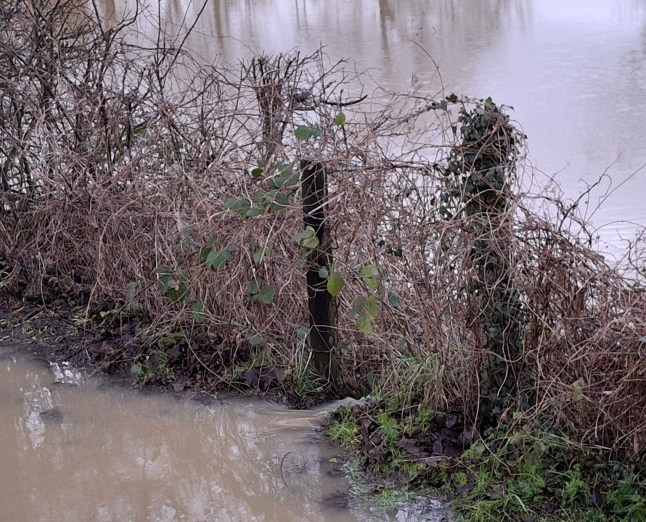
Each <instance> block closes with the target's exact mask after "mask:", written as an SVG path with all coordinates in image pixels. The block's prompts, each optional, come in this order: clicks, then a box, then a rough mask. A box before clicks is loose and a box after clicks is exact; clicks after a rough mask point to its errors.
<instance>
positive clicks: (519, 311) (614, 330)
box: [0, 0, 646, 460]
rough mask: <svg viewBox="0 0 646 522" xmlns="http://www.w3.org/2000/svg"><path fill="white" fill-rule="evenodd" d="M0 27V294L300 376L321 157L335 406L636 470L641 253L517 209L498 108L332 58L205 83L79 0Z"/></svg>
mask: <svg viewBox="0 0 646 522" xmlns="http://www.w3.org/2000/svg"><path fill="white" fill-rule="evenodd" d="M1 9H2V12H1V13H0V24H1V25H2V32H3V34H4V35H6V37H3V39H2V41H1V42H0V87H1V88H0V97H1V104H0V125H1V126H2V134H1V136H0V186H1V190H0V218H1V219H0V290H1V291H2V293H5V294H7V293H11V294H12V295H14V296H20V297H22V298H25V299H29V298H31V299H36V300H41V301H47V300H48V299H52V298H57V297H60V296H66V297H71V298H74V299H76V300H77V301H78V302H82V303H83V305H84V307H85V315H86V317H88V318H89V317H92V316H94V314H96V313H98V312H99V311H106V310H116V311H117V312H118V313H120V314H121V313H123V314H125V312H128V313H131V314H134V313H136V314H139V315H141V316H144V317H146V318H148V320H149V321H150V327H149V328H148V329H147V330H145V331H143V332H139V333H138V336H139V338H140V340H141V341H146V340H147V339H154V340H158V339H160V338H162V337H164V336H166V337H168V336H172V335H174V334H175V333H177V332H183V333H184V334H185V335H186V336H187V337H188V338H189V343H188V345H187V346H188V347H189V348H190V338H191V335H193V334H198V333H199V334H200V335H203V336H204V335H206V337H203V338H206V339H216V338H217V346H216V345H214V346H212V349H213V354H216V353H218V352H220V351H222V350H227V351H228V353H229V354H230V357H231V359H230V360H231V361H233V363H237V364H241V365H249V364H252V363H253V364H260V365H269V366H273V367H276V368H281V369H283V370H284V371H282V372H281V375H282V376H283V377H281V379H285V380H289V382H290V383H291V385H292V386H296V385H298V384H302V383H303V382H304V380H305V379H306V378H308V375H309V374H308V372H307V361H308V357H309V352H308V350H307V347H306V343H305V336H306V330H307V328H306V325H307V324H308V320H307V315H306V314H307V306H306V288H305V279H304V277H305V276H304V273H305V272H304V267H303V266H302V262H301V261H299V260H300V259H302V250H303V248H307V245H306V239H307V238H306V237H305V238H304V237H303V236H300V238H299V234H302V233H303V232H304V231H303V224H302V223H303V222H302V208H301V202H300V193H299V186H298V175H299V173H298V165H299V162H300V159H302V158H309V159H313V160H316V161H322V162H323V163H325V165H326V166H327V168H328V169H329V172H330V176H329V194H330V204H329V208H328V209H327V213H328V216H329V223H328V226H329V229H330V230H331V231H332V234H333V237H334V256H335V265H334V266H332V267H329V272H330V273H332V272H334V273H338V274H339V275H340V276H341V277H342V280H343V281H344V283H345V286H344V287H343V289H342V291H341V292H340V294H339V296H338V317H339V323H338V327H339V338H340V343H339V346H338V347H337V356H338V362H339V369H340V373H341V381H342V383H343V389H344V391H345V392H347V393H355V394H365V393H366V392H368V391H369V390H370V388H371V387H372V389H373V391H374V390H378V391H379V393H382V394H383V395H385V396H390V397H393V396H397V397H398V401H399V402H400V403H401V404H404V405H413V404H418V403H423V404H424V405H425V406H427V407H428V408H429V409H431V410H439V411H459V412H463V413H464V415H465V418H466V419H467V420H468V424H469V426H473V427H479V426H481V424H482V420H483V419H488V420H487V422H488V423H491V422H492V419H496V420H498V421H503V422H509V423H513V422H521V421H523V420H527V419H533V420H536V421H538V422H541V423H543V424H545V423H549V424H550V426H551V427H553V428H555V429H560V430H563V431H565V432H567V433H568V434H570V435H571V436H573V438H574V439H573V440H576V441H578V442H580V443H582V444H586V445H594V446H598V447H604V448H608V450H610V451H612V452H613V453H614V454H616V455H621V456H626V457H630V458H631V459H635V460H636V459H640V458H643V457H644V454H645V450H646V401H644V400H643V395H644V392H645V391H646V357H645V356H644V354H645V353H646V294H645V292H644V290H645V286H644V280H643V269H644V251H643V250H641V251H640V250H639V248H638V247H635V248H633V249H631V252H630V256H631V257H630V261H631V263H632V266H633V267H634V269H635V270H634V271H633V272H632V274H633V275H632V276H630V277H628V276H626V275H625V274H622V273H621V272H620V271H619V270H618V269H616V268H613V267H610V266H609V265H608V264H607V263H606V262H605V260H604V258H603V257H602V256H601V255H599V254H598V253H596V252H595V251H594V249H593V248H592V245H591V243H590V241H589V236H588V235H587V233H586V227H585V225H586V224H585V223H583V222H581V221H580V220H578V218H577V214H576V209H575V208H573V207H572V206H571V205H568V204H567V202H564V201H563V200H562V199H559V198H556V199H554V198H547V197H542V196H541V195H540V194H539V195H528V194H522V193H521V191H520V189H519V186H520V183H519V182H518V177H519V176H527V175H530V174H529V173H526V172H516V169H517V168H519V166H520V165H522V152H523V150H522V147H523V139H522V136H521V135H520V134H519V133H518V132H517V131H516V130H515V128H514V127H513V125H511V123H510V122H509V119H508V118H507V117H506V116H505V115H504V114H502V112H500V110H499V109H498V108H497V107H496V106H495V105H493V104H492V103H490V102H489V101H482V100H458V99H457V98H451V97H449V98H447V99H442V98H437V99H435V100H434V99H432V97H431V96H430V95H427V96H408V95H396V94H393V93H389V92H385V91H381V90H378V91H375V92H371V93H369V96H368V99H367V100H365V101H364V94H365V93H362V92H360V93H354V94H353V95H352V96H351V95H349V94H348V92H353V90H354V91H356V86H357V85H359V83H358V82H355V81H354V80H353V79H352V78H349V77H346V76H347V74H346V72H345V70H344V69H343V64H342V63H338V64H334V65H329V63H328V61H327V60H326V58H325V56H324V55H323V53H316V54H315V55H312V56H300V55H299V54H298V53H293V54H290V55H281V56H277V57H272V56H261V57H256V58H254V59H253V60H251V61H249V62H246V63H244V64H243V65H242V67H240V68H237V69H236V68H233V67H232V68H224V67H222V66H217V67H216V66H208V65H205V64H201V63H198V62H197V61H195V60H193V59H192V58H191V57H190V55H188V54H187V53H185V52H184V51H183V49H181V46H180V44H181V40H178V41H176V42H175V43H174V44H173V42H172V41H169V40H162V39H160V40H159V41H158V42H157V44H156V46H154V47H152V48H144V47H141V46H135V45H133V44H129V43H128V40H127V38H125V36H126V35H127V34H128V31H129V30H132V27H133V25H134V21H135V19H136V16H139V14H138V13H137V12H136V11H135V12H133V13H132V16H131V18H128V19H126V20H124V21H122V22H120V23H118V24H113V25H112V26H110V27H106V26H104V25H102V23H100V22H98V21H97V20H98V19H99V18H97V13H96V10H95V9H94V8H93V6H92V4H91V3H86V2H83V1H81V0H59V1H58V2H51V1H49V0H47V1H46V0H33V1H32V2H23V1H22V0H14V2H7V1H3V2H2V4H1ZM79 20H83V22H82V23H79ZM351 80H352V81H351ZM360 101H361V102H360ZM468 118H471V120H468ZM477 118H481V120H478V121H475V120H477ZM469 125H472V127H471V128H472V129H475V131H477V132H480V134H479V135H477V136H475V137H474V136H471V137H470V138H468V139H467V136H466V135H465V132H464V129H467V128H469ZM474 147H475V148H474ZM487 151H494V153H491V152H487ZM496 151H497V153H495V152H496ZM501 151H503V152H504V154H501ZM496 154H498V155H496ZM483 157H484V158H485V159H486V160H487V161H494V160H495V161H496V162H497V164H496V165H494V164H491V165H487V166H483V163H482V162H483V161H484V160H483ZM491 169H493V170H491ZM488 173H490V174H491V175H490V176H489V177H487V175H488ZM478 184H480V185H479V186H480V189H477V190H476V189H474V187H476V186H477V185H478ZM501 202H502V203H504V204H501ZM530 203H531V204H530ZM474 205H476V207H477V208H476V207H474ZM492 208H495V209H496V210H495V212H491V209H492ZM295 238H296V239H295ZM639 270H642V272H641V275H640V272H639ZM207 334H212V335H211V337H209V336H208V335H207ZM144 344H145V343H144ZM189 348H186V347H184V348H183V350H185V351H184V352H183V357H184V358H185V360H186V361H189V362H190V363H191V364H193V365H196V366H200V367H201V368H202V369H204V371H206V372H209V371H211V372H214V371H216V370H217V371H219V370H218V369H217V368H216V367H215V366H211V365H212V364H215V363H214V362H213V361H214V359H213V358H212V357H204V356H201V357H198V356H197V355H196V352H194V351H192V350H191V349H189ZM155 349H156V350H159V349H160V348H159V346H157V347H156V348H155ZM139 355H141V356H142V357H143V356H144V355H145V354H144V353H143V352H142V353H141V354H139ZM137 357H138V356H137V355H136V356H135V357H134V358H132V359H130V360H129V363H130V364H134V363H136V362H137V361H138V358H137ZM258 361H260V362H258ZM466 432H469V430H466ZM471 433H474V432H473V431H471Z"/></svg>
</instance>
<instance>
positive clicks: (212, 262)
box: [205, 248, 231, 271]
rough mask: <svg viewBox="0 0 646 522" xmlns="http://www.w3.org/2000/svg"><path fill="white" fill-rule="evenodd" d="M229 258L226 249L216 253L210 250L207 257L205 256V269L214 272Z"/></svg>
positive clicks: (229, 255)
mask: <svg viewBox="0 0 646 522" xmlns="http://www.w3.org/2000/svg"><path fill="white" fill-rule="evenodd" d="M230 258H231V252H230V251H229V250H228V249H226V248H223V249H222V250H218V251H217V252H216V251H214V250H212V251H211V252H209V255H208V256H206V261H205V263H206V266H207V268H209V270H213V271H216V270H218V269H219V268H220V267H221V266H222V265H223V264H224V263H226V262H227V261H228V260H229V259H230Z"/></svg>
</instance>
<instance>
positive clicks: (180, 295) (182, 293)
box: [166, 279, 186, 303]
mask: <svg viewBox="0 0 646 522" xmlns="http://www.w3.org/2000/svg"><path fill="white" fill-rule="evenodd" d="M166 297H168V298H169V299H170V300H171V301H172V302H173V303H176V302H177V301H181V300H183V299H185V298H186V283H185V282H184V281H182V280H181V279H180V280H179V281H175V282H174V283H173V284H172V285H171V286H170V287H169V288H168V290H166Z"/></svg>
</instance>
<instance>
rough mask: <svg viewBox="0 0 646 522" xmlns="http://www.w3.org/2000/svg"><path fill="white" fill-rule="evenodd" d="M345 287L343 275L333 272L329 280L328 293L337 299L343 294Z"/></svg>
mask: <svg viewBox="0 0 646 522" xmlns="http://www.w3.org/2000/svg"><path fill="white" fill-rule="evenodd" d="M344 286H345V281H344V280H343V277H341V274H339V273H338V272H332V274H331V275H330V277H329V278H328V280H327V291H328V293H329V294H330V295H331V296H332V297H336V296H338V295H339V294H340V293H341V290H343V287H344Z"/></svg>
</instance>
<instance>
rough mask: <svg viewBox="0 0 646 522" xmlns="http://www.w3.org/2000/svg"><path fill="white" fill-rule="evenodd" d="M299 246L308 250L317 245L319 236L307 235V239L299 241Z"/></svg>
mask: <svg viewBox="0 0 646 522" xmlns="http://www.w3.org/2000/svg"><path fill="white" fill-rule="evenodd" d="M301 246H302V247H304V248H307V249H309V250H314V249H315V248H316V247H317V246H319V238H318V237H316V236H312V237H308V238H307V239H304V240H303V241H301Z"/></svg>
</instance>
